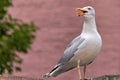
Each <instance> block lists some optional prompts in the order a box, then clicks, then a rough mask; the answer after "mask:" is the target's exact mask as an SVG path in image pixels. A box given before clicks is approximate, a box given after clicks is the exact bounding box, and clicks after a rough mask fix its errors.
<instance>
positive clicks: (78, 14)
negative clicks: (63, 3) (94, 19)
mask: <svg viewBox="0 0 120 80" xmlns="http://www.w3.org/2000/svg"><path fill="white" fill-rule="evenodd" d="M76 11H77V16H83V15H85V14H86V13H88V11H87V10H84V9H83V8H76Z"/></svg>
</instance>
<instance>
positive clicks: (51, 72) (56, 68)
mask: <svg viewBox="0 0 120 80" xmlns="http://www.w3.org/2000/svg"><path fill="white" fill-rule="evenodd" d="M58 69H59V65H56V66H55V67H54V68H53V69H52V70H51V71H50V72H49V73H46V74H45V75H43V78H49V77H55V76H56V75H55V74H56V72H57V71H58Z"/></svg>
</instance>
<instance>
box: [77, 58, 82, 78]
mask: <svg viewBox="0 0 120 80" xmlns="http://www.w3.org/2000/svg"><path fill="white" fill-rule="evenodd" d="M77 69H78V76H79V80H81V79H82V76H81V72H80V60H78V62H77Z"/></svg>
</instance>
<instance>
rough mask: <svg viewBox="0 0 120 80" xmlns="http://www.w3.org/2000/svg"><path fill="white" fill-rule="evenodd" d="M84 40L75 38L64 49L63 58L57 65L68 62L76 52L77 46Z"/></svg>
mask: <svg viewBox="0 0 120 80" xmlns="http://www.w3.org/2000/svg"><path fill="white" fill-rule="evenodd" d="M84 40H85V39H84V38H82V37H80V36H78V37H76V38H75V39H74V40H73V41H72V42H71V43H70V44H69V45H68V47H67V48H66V50H65V51H64V54H63V56H62V57H61V59H60V60H59V62H58V64H65V63H66V62H68V61H69V60H70V59H71V58H72V57H73V56H74V53H75V52H76V51H77V50H78V46H79V45H80V44H81V43H82V42H83V41H84Z"/></svg>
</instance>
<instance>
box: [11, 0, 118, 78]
mask: <svg viewBox="0 0 120 80" xmlns="http://www.w3.org/2000/svg"><path fill="white" fill-rule="evenodd" d="M12 3H13V6H12V7H10V8H9V13H10V14H11V15H12V16H13V17H15V18H18V19H21V20H23V21H24V22H30V21H34V23H35V24H36V25H37V26H38V27H39V28H40V29H38V30H37V32H36V33H35V36H36V38H35V40H34V42H33V44H32V47H31V49H29V51H28V54H21V55H20V56H21V57H22V58H23V63H22V64H21V65H20V66H21V68H22V72H14V73H13V74H12V75H15V76H27V77H37V78H40V77H41V76H42V75H43V74H45V73H47V72H49V71H50V70H51V69H52V68H53V67H54V65H55V64H56V63H57V61H58V60H59V59H60V57H61V55H62V54H63V51H64V50H65V48H66V46H67V45H68V44H69V42H70V41H71V40H72V39H73V38H75V37H76V36H78V35H79V34H80V32H81V29H82V24H83V20H84V19H83V17H77V16H76V12H75V8H77V7H84V6H93V7H94V8H95V10H96V22H97V27H98V31H99V32H100V34H101V36H102V40H103V47H102V50H101V52H100V54H99V56H98V57H97V58H96V59H95V61H94V62H93V63H92V64H90V65H89V66H88V67H87V76H88V77H96V76H101V75H105V74H120V1H119V0H114V1H113V0H27V1H26V0H12ZM53 55H54V56H53ZM51 79H52V80H77V79H78V73H77V69H73V70H71V71H69V72H66V73H64V74H61V75H60V76H58V77H56V78H50V79H47V80H51Z"/></svg>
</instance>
